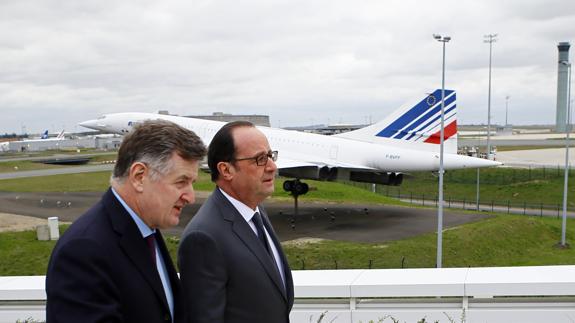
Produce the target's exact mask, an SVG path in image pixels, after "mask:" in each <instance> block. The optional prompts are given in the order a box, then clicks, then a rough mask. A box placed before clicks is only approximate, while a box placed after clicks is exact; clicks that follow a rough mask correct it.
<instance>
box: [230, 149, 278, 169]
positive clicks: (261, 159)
mask: <svg viewBox="0 0 575 323" xmlns="http://www.w3.org/2000/svg"><path fill="white" fill-rule="evenodd" d="M269 158H271V159H272V160H273V161H276V160H278V151H277V150H274V151H271V150H270V151H268V152H267V153H264V154H259V155H257V156H254V157H246V158H234V159H232V161H241V160H250V159H253V160H255V161H256V165H258V166H265V165H266V164H267V163H268V159H269Z"/></svg>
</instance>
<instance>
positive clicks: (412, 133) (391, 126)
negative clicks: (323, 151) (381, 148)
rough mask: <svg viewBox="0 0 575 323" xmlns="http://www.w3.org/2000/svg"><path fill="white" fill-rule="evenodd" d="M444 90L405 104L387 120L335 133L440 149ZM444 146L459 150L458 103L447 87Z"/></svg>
mask: <svg viewBox="0 0 575 323" xmlns="http://www.w3.org/2000/svg"><path fill="white" fill-rule="evenodd" d="M441 97H442V95H441V89H437V90H435V91H433V93H430V94H429V95H427V96H426V97H425V98H423V99H421V100H420V101H418V102H417V103H416V104H414V105H412V104H409V105H405V106H403V107H401V108H399V109H398V110H396V111H394V112H392V113H391V115H390V116H389V117H387V118H385V119H384V120H382V121H380V122H378V123H375V124H372V125H370V126H367V127H365V128H361V129H358V130H354V131H350V132H346V133H342V134H338V135H336V136H338V137H342V138H348V139H353V140H359V141H367V142H371V143H386V144H389V143H390V141H392V142H393V143H394V144H396V143H397V144H399V145H401V144H409V145H411V146H413V145H416V146H417V147H419V148H421V149H425V150H429V151H439V143H440V139H441V135H440V131H441ZM444 101H445V119H444V136H443V138H444V149H445V152H446V153H457V108H456V107H457V105H456V94H455V91H454V90H447V89H446V90H445V99H444Z"/></svg>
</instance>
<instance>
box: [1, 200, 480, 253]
mask: <svg viewBox="0 0 575 323" xmlns="http://www.w3.org/2000/svg"><path fill="white" fill-rule="evenodd" d="M207 194H208V193H205V192H199V194H198V195H199V197H198V201H197V202H196V203H195V204H194V205H190V206H188V207H186V208H185V209H184V211H183V212H182V217H181V221H180V224H179V225H178V226H177V227H175V228H173V229H170V230H167V233H169V234H173V235H180V234H181V232H182V231H183V229H184V227H185V225H186V224H187V223H188V221H189V220H190V219H191V218H192V217H193V215H194V214H195V213H196V211H197V209H198V208H199V204H200V203H202V202H203V201H204V200H205V198H206V196H207ZM101 195H102V193H94V192H74V193H11V192H10V193H8V192H0V212H5V213H12V214H21V215H29V216H34V217H38V218H48V217H51V216H58V217H59V219H60V220H61V221H70V222H73V221H74V220H75V219H76V218H77V217H78V216H79V215H81V214H82V213H84V212H85V211H86V210H87V209H88V208H90V206H92V205H93V204H94V203H96V202H97V201H98V200H99V199H100V196H101ZM265 207H266V210H267V212H268V214H269V216H270V219H271V221H272V223H273V225H274V228H275V230H276V232H277V234H278V236H279V237H280V239H281V240H282V241H287V240H294V239H298V238H322V239H333V240H345V241H359V242H383V241H390V240H397V239H403V238H409V237H414V236H417V235H420V234H423V233H429V232H435V231H436V228H437V211H436V210H435V209H420V208H407V207H397V206H363V205H342V204H329V203H301V201H300V212H299V215H298V217H297V218H295V221H294V222H293V223H292V215H293V204H292V203H287V202H275V201H267V202H266V203H265ZM365 207H367V211H366V210H365ZM485 217H487V216H486V215H471V214H464V213H462V212H461V213H459V212H457V211H447V212H445V214H444V227H445V228H448V227H453V226H457V225H460V224H463V223H468V222H472V221H476V220H480V219H482V218H485ZM292 225H293V226H292Z"/></svg>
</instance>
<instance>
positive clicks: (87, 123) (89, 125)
mask: <svg viewBox="0 0 575 323" xmlns="http://www.w3.org/2000/svg"><path fill="white" fill-rule="evenodd" d="M79 125H80V126H82V127H85V128H89V129H95V130H100V127H98V122H97V120H87V121H83V122H80V123H79Z"/></svg>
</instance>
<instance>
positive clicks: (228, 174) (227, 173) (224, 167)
mask: <svg viewBox="0 0 575 323" xmlns="http://www.w3.org/2000/svg"><path fill="white" fill-rule="evenodd" d="M217 168H218V172H219V173H220V177H221V178H222V179H224V180H227V181H229V180H231V179H232V178H233V177H234V173H235V168H234V165H232V164H231V163H228V162H219V163H218V165H217Z"/></svg>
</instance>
